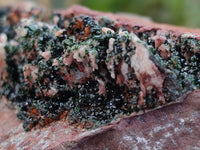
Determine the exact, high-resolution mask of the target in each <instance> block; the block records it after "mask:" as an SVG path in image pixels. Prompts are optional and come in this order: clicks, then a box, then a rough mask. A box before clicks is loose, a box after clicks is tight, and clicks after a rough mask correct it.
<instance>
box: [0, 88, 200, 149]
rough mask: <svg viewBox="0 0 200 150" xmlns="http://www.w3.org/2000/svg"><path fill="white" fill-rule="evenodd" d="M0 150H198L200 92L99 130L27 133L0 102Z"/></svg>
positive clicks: (57, 128) (56, 126) (53, 128)
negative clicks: (181, 100) (178, 101)
mask: <svg viewBox="0 0 200 150" xmlns="http://www.w3.org/2000/svg"><path fill="white" fill-rule="evenodd" d="M0 120H1V121H0V149H5V150H6V149H9V150H12V149H20V150H21V149H25V150H26V149H55V150H60V149H75V150H82V149H86V150H102V149H106V150H107V149H109V150H129V149H130V150H132V149H150V150H151V149H158V150H159V149H160V150H163V149H164V150H165V149H166V150H168V149H169V150H172V149H173V150H174V149H175V150H176V149H177V150H199V149H200V90H197V91H194V92H193V93H191V94H188V96H187V97H186V98H185V100H184V101H183V102H180V103H176V104H171V105H168V106H165V107H162V108H159V109H156V110H153V111H149V112H146V113H142V114H137V115H134V116H129V117H125V118H122V119H119V120H118V121H115V122H114V123H112V124H110V125H107V126H104V127H102V128H99V129H96V130H87V131H84V130H83V129H80V128H79V129H77V128H74V127H70V126H69V125H68V124H67V122H66V121H65V120H61V121H57V122H54V123H52V124H50V125H49V126H48V127H45V128H42V129H39V128H36V129H33V130H32V131H30V132H24V130H23V128H22V122H21V121H20V120H18V119H17V117H16V110H14V109H12V108H10V104H8V102H7V101H6V100H5V99H2V100H1V101H0Z"/></svg>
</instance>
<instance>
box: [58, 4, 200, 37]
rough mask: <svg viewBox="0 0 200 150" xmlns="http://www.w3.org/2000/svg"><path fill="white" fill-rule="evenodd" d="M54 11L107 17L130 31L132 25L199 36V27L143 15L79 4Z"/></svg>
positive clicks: (96, 17)
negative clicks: (115, 11) (189, 26)
mask: <svg viewBox="0 0 200 150" xmlns="http://www.w3.org/2000/svg"><path fill="white" fill-rule="evenodd" d="M54 12H55V13H58V14H62V15H63V16H65V17H67V18H71V17H72V16H81V15H83V14H84V15H88V16H90V17H93V18H95V19H97V20H99V19H101V18H102V17H108V18H110V19H111V20H113V21H114V24H115V25H116V27H125V28H127V29H129V30H130V31H132V30H133V29H132V27H133V26H138V27H141V29H140V30H141V31H148V30H154V29H155V30H165V31H169V32H172V33H173V34H174V35H176V36H179V35H181V34H183V33H189V32H190V33H192V34H193V35H196V36H200V29H193V28H186V27H180V26H175V25H169V24H162V23H155V22H153V21H151V20H150V19H147V18H144V17H138V16H134V15H127V14H113V13H104V12H99V11H94V10H90V9H88V8H86V7H82V6H79V5H74V6H72V7H70V9H68V10H57V11H54Z"/></svg>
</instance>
